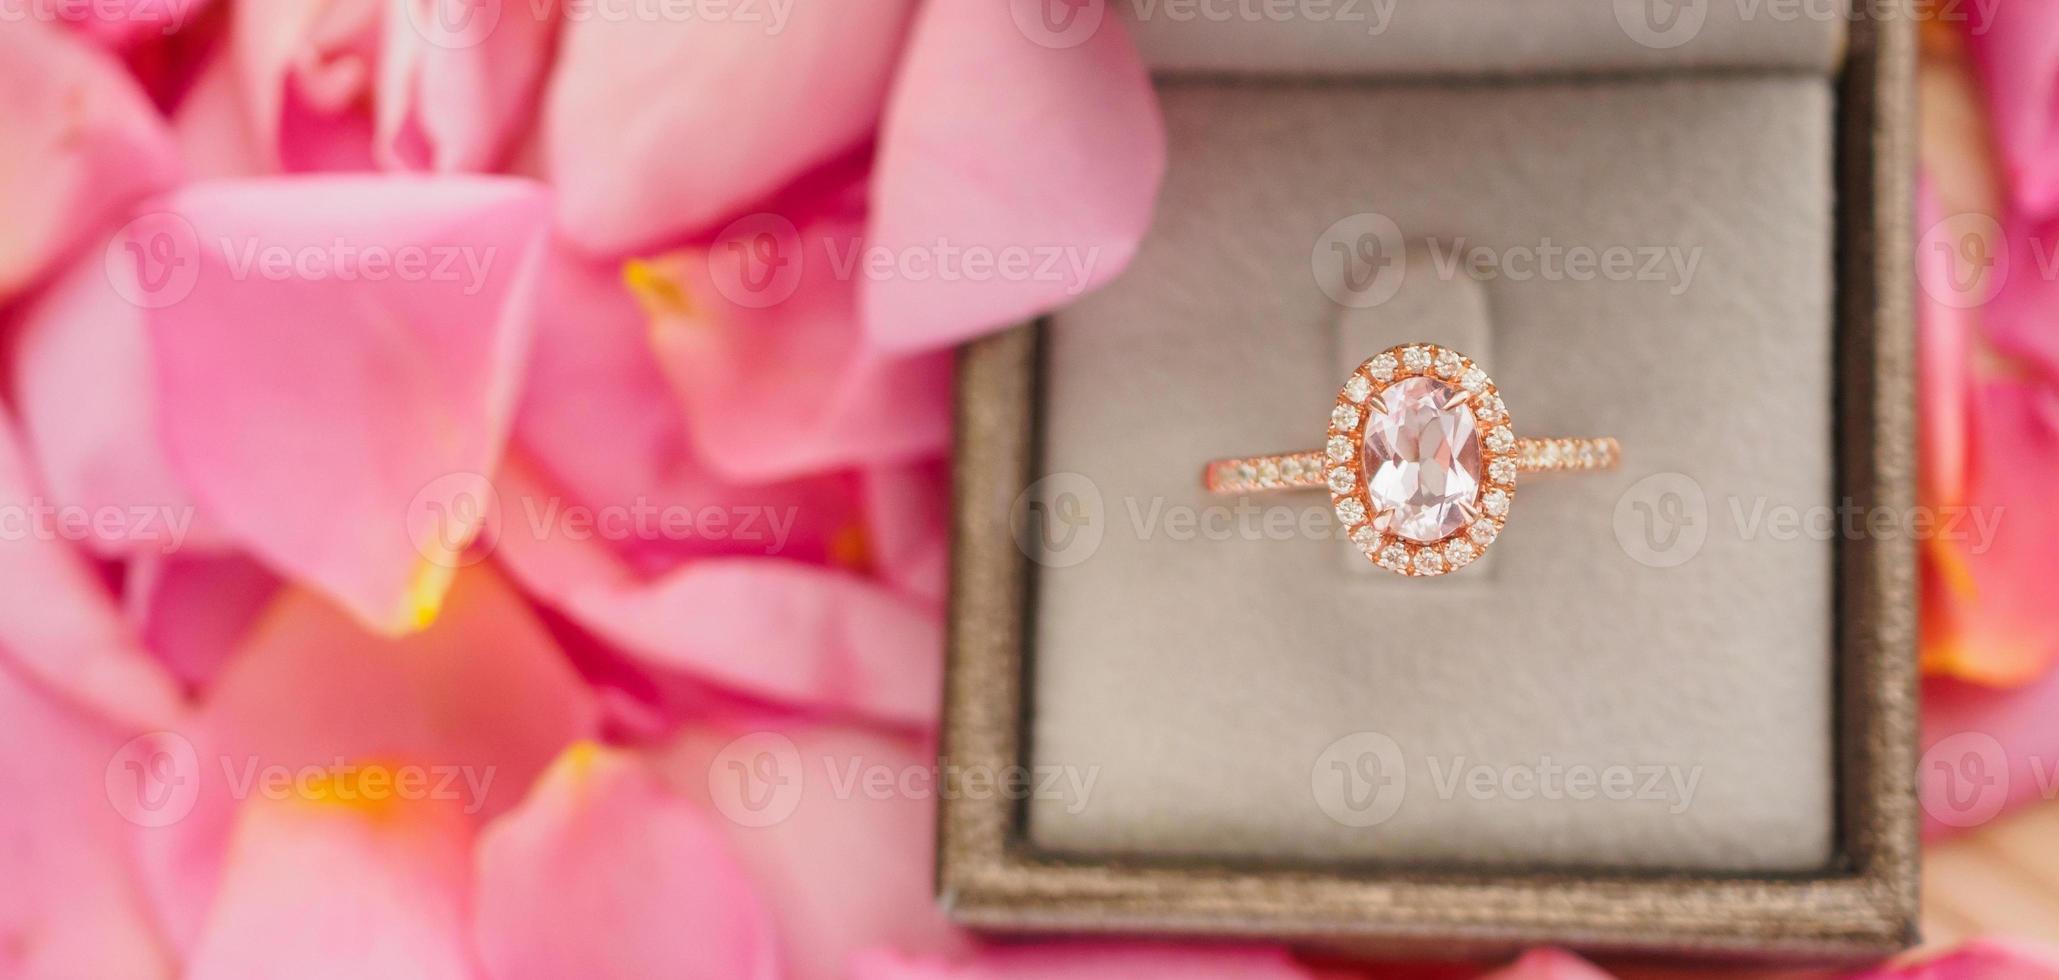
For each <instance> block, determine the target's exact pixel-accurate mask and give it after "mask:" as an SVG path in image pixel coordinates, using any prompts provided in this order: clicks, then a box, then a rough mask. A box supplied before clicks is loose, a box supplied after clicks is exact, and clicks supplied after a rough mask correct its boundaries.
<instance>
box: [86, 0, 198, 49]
mask: <svg viewBox="0 0 2059 980" xmlns="http://www.w3.org/2000/svg"><path fill="white" fill-rule="evenodd" d="M208 3H209V0H94V2H92V3H75V4H59V5H54V6H55V7H56V9H57V10H58V11H59V13H61V14H64V15H68V16H72V17H75V19H73V20H72V21H71V23H72V25H73V26H75V27H77V28H78V29H79V30H80V31H81V32H83V33H85V34H86V35H87V36H88V37H91V38H93V39H94V40H96V41H98V42H100V43H101V44H104V45H107V46H108V47H110V48H126V47H130V46H132V45H136V44H141V43H144V42H146V41H148V40H150V39H151V38H162V37H167V36H170V35H172V34H176V33H178V32H179V31H182V30H184V29H185V28H186V25H188V24H191V23H193V22H194V20H195V18H196V17H197V16H198V15H199V14H201V13H203V12H205V10H206V8H207V6H208Z"/></svg>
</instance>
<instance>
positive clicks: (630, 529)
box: [0, 473, 800, 568]
mask: <svg viewBox="0 0 2059 980" xmlns="http://www.w3.org/2000/svg"><path fill="white" fill-rule="evenodd" d="M516 499H517V500H518V501H519V503H520V506H519V507H517V508H515V509H514V511H513V513H515V514H518V515H519V516H520V520H518V521H510V520H509V519H508V518H507V517H506V514H507V513H508V511H507V509H506V508H504V507H503V505H502V496H501V494H500V491H499V490H498V489H497V488H496V487H494V485H493V483H492V481H490V480H488V479H487V478H486V477H484V476H481V475H479V474H477V473H450V474H446V475H444V476H440V477H437V478H436V479H434V480H431V481H429V483H427V484H426V485H424V486H423V487H422V489H421V490H420V491H418V492H417V493H416V494H415V496H414V499H413V500H411V501H409V503H408V511H407V529H408V540H410V541H412V542H414V544H415V549H416V551H417V552H418V553H420V554H421V556H422V557H423V558H424V559H425V560H427V561H429V562H431V563H433V564H436V565H440V566H443V567H446V568H463V567H465V566H467V565H472V564H476V563H478V562H480V561H484V560H485V559H486V558H487V557H488V556H489V555H491V554H492V553H493V552H494V551H495V550H496V549H497V548H498V547H499V545H500V543H501V542H502V541H503V540H505V538H506V536H507V535H509V534H521V535H526V536H527V538H528V540H531V541H547V540H553V539H555V540H564V541H608V542H635V541H648V542H657V541H663V542H679V541H703V542H717V541H719V542H724V543H727V544H730V545H744V546H748V547H753V548H756V549H757V550H759V551H761V552H762V553H764V554H768V555H772V554H778V553H780V552H782V551H784V550H786V545H787V541H788V540H790V539H791V537H792V536H793V530H794V525H795V524H796V523H797V522H798V521H799V520H800V508H799V507H793V506H789V507H772V506H767V505H763V504H735V505H727V506H725V505H721V504H700V505H694V504H684V503H660V502H657V501H653V500H651V499H650V498H648V497H645V496H642V495H640V494H639V495H638V496H636V497H634V498H631V499H630V500H629V501H628V502H626V503H610V504H588V503H568V502H566V500H565V499H564V498H563V497H561V496H558V495H555V494H552V495H537V494H521V495H519V496H518V497H517V498H516ZM0 527H4V525H0Z"/></svg>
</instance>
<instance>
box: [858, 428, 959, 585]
mask: <svg viewBox="0 0 2059 980" xmlns="http://www.w3.org/2000/svg"><path fill="white" fill-rule="evenodd" d="M950 506H951V475H950V467H949V466H948V465H947V464H945V463H943V462H929V463H907V464H900V465H894V466H876V467H872V468H871V469H868V470H867V471H866V473H865V512H866V518H865V526H866V527H867V528H869V529H871V534H870V536H869V537H868V539H867V540H868V542H869V543H870V545H871V547H870V554H869V557H870V559H871V563H872V564H873V565H874V566H875V567H876V568H877V569H878V571H879V574H880V575H881V577H883V578H885V579H886V580H887V581H889V582H892V583H893V584H894V587H895V588H898V589H900V590H901V591H903V592H906V593H908V594H909V595H912V596H918V597H921V598H923V599H928V600H930V601H932V602H937V603H941V602H943V601H944V589H945V577H946V574H947V573H948V572H949V570H950V562H951V547H950V544H951V543H950V535H949V527H950Z"/></svg>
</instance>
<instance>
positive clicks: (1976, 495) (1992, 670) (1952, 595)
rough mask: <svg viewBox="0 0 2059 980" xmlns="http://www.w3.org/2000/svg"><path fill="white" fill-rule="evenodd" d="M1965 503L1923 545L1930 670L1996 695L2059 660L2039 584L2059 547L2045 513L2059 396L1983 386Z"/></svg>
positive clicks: (2003, 384) (1947, 512) (2058, 447)
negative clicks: (1998, 689)
mask: <svg viewBox="0 0 2059 980" xmlns="http://www.w3.org/2000/svg"><path fill="white" fill-rule="evenodd" d="M1969 417H1970V422H1971V425H1972V431H1971V432H1970V434H1969V436H1968V445H1969V447H1970V449H1969V452H1970V459H1969V463H1968V468H1967V475H1966V498H1965V501H1964V503H1963V505H1961V506H1957V507H1949V508H1946V509H1944V510H1941V511H1940V512H1939V514H1938V520H1937V524H1936V526H1935V528H1934V529H1933V531H1932V532H1931V533H1930V535H1929V536H1928V537H1927V538H1925V539H1924V553H1925V555H1926V556H1927V557H1929V558H1930V559H1931V560H1930V562H1929V567H1928V568H1926V579H1925V585H1926V589H1925V595H1924V599H1925V605H1924V621H1923V633H1924V643H1923V661H1924V667H1925V668H1926V669H1927V670H1929V671H1931V672H1933V673H1942V674H1949V675H1951V676H1954V677H1959V678H1962V679H1966V680H1971V681H1975V682H1978V683H1982V684H1989V685H1996V686H2010V685H2017V684H2023V683H2027V682H2029V681H2031V680H2032V679H2034V678H2037V677H2039V676H2040V675H2042V674H2043V673H2044V672H2045V671H2046V670H2047V668H2048V667H2049V666H2050V665H2051V664H2052V662H2053V660H2054V658H2055V657H2059V620H2055V619H2054V618H2053V616H2052V615H2051V599H2050V591H2049V589H2048V588H2045V587H2043V585H2044V580H2043V578H2042V576H2044V575H2045V573H2046V572H2047V571H2048V570H2049V569H2050V568H2051V543H2052V542H2053V541H2055V540H2059V513H2055V512H2054V510H2053V509H2052V508H2051V507H2050V506H2049V505H2048V501H2049V498H2050V488H2051V486H2052V485H2053V481H2055V480H2059V388H2054V387H2051V386H2049V385H2048V384H2046V383H2043V382H2038V381H2029V380H2019V379H1996V380H1979V381H1975V382H1974V384H1973V391H1972V402H1971V405H1970V407H1969Z"/></svg>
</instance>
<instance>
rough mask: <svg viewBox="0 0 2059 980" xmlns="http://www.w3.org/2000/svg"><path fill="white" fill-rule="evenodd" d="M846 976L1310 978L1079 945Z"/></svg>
mask: <svg viewBox="0 0 2059 980" xmlns="http://www.w3.org/2000/svg"><path fill="white" fill-rule="evenodd" d="M850 976H851V980H1072V978H1080V977H1110V978H1114V977H1122V978H1124V980H1311V978H1312V977H1313V976H1314V974H1312V973H1310V972H1309V971H1308V970H1307V969H1305V968H1303V967H1302V966H1301V965H1300V964H1298V963H1296V962H1294V960H1293V958H1292V957H1289V956H1288V955H1287V954H1286V953H1285V952H1283V951H1281V950H1277V949H1257V948H1239V947H1233V946H1221V947H1209V946H1174V945H1169V944H1164V945H1160V944H1142V943H1139V944H1134V945H1120V944H1113V943H1080V944H1051V945H1044V946H1024V947H1017V948H998V949H989V950H982V951H981V952H980V953H979V954H978V955H975V956H972V957H969V958H966V959H964V960H960V961H957V962H952V961H949V960H946V959H943V958H939V957H916V956H906V955H902V954H899V953H894V952H890V951H886V950H872V951H868V952H865V953H861V954H859V955H858V956H857V957H855V958H854V960H853V961H852V967H851V974H850ZM1539 976H1540V977H1541V976H1543V975H1542V974H1540V975H1539Z"/></svg>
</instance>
